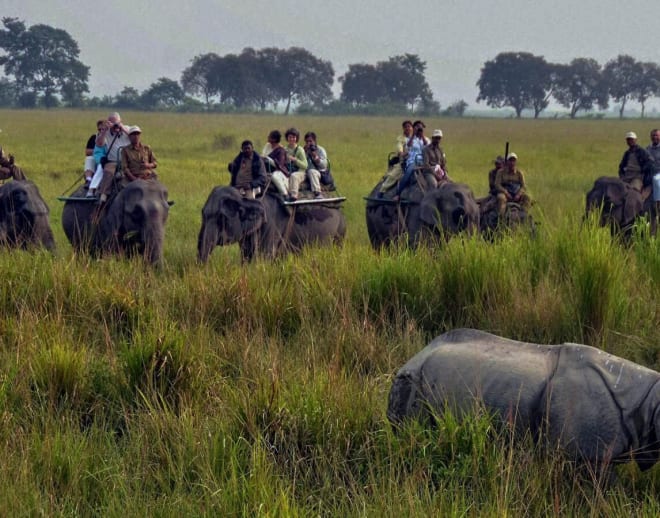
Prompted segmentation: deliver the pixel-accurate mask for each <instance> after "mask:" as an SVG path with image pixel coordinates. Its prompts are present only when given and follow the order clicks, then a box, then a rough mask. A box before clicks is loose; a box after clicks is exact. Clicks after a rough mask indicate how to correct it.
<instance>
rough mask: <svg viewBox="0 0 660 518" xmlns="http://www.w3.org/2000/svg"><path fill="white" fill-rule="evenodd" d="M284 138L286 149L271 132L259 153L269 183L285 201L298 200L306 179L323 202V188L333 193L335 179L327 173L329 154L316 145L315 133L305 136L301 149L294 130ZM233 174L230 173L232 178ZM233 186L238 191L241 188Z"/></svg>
mask: <svg viewBox="0 0 660 518" xmlns="http://www.w3.org/2000/svg"><path fill="white" fill-rule="evenodd" d="M284 138H285V140H286V145H285V146H283V145H282V134H281V133H280V131H279V130H273V131H271V132H270V133H269V134H268V143H267V144H266V145H265V146H264V149H263V152H262V158H263V160H264V164H265V169H266V171H267V172H268V173H270V181H271V182H272V184H273V185H274V186H275V188H276V189H277V191H278V192H279V193H280V194H281V195H282V196H283V197H284V198H285V199H286V201H288V202H296V201H297V200H298V198H299V195H300V186H301V184H302V183H303V182H304V181H305V180H307V182H308V183H309V188H310V191H311V193H312V195H313V197H314V199H317V200H318V199H323V198H324V195H323V188H324V187H325V188H326V190H334V180H333V178H332V173H331V172H330V162H329V160H328V153H327V152H326V150H325V149H324V148H323V147H321V146H319V145H318V143H317V137H316V133H314V132H313V131H308V132H307V133H305V136H304V144H303V145H302V146H301V145H300V144H299V140H300V132H299V131H298V130H297V129H296V128H289V129H287V130H286V131H285V132H284ZM246 142H249V141H246ZM246 142H244V143H243V144H245V143H246ZM237 158H238V157H237ZM234 163H236V161H234ZM230 167H231V164H230ZM230 171H231V169H230ZM233 175H234V173H233V172H232V178H233ZM232 185H234V184H233V183H232ZM235 186H236V187H238V188H239V189H240V185H235Z"/></svg>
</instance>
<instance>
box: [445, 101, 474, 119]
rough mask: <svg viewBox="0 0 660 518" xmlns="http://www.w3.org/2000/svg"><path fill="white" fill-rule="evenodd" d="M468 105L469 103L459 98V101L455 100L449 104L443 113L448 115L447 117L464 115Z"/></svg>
mask: <svg viewBox="0 0 660 518" xmlns="http://www.w3.org/2000/svg"><path fill="white" fill-rule="evenodd" d="M467 107H468V103H467V102H465V100H463V99H459V100H458V101H454V102H453V103H452V104H450V105H449V106H447V108H446V109H445V110H443V112H442V114H443V115H446V116H447V117H463V115H465V110H466V109H467Z"/></svg>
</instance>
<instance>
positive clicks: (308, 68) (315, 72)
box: [275, 47, 335, 115]
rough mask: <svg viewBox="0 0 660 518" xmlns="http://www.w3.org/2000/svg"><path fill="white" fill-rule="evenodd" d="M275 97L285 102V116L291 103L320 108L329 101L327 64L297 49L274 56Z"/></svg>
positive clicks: (329, 69)
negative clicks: (275, 72)
mask: <svg viewBox="0 0 660 518" xmlns="http://www.w3.org/2000/svg"><path fill="white" fill-rule="evenodd" d="M277 68H278V75H277V82H276V85H275V88H276V91H277V93H278V97H279V98H280V99H282V100H283V101H284V102H286V107H285V109H284V114H285V115H287V114H288V113H289V111H290V109H291V103H292V102H293V101H296V102H299V103H303V102H309V103H312V104H315V105H321V104H323V103H325V102H326V101H328V100H330V99H332V89H331V88H332V83H333V82H334V80H335V71H334V69H333V68H332V63H330V61H324V60H322V59H319V58H317V57H316V56H314V55H313V54H312V53H310V52H309V51H307V50H305V49H303V48H300V47H291V48H289V49H286V50H283V51H282V52H280V53H279V54H278V56H277Z"/></svg>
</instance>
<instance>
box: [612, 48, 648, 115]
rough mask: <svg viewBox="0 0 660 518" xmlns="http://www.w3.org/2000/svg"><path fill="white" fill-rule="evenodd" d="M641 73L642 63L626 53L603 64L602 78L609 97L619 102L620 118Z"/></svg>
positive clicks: (633, 92) (633, 93) (633, 94)
mask: <svg viewBox="0 0 660 518" xmlns="http://www.w3.org/2000/svg"><path fill="white" fill-rule="evenodd" d="M642 73H643V71H642V64H641V63H639V62H638V61H636V60H635V58H633V57H632V56H628V55H626V54H620V55H618V56H617V57H616V58H615V59H612V60H610V61H608V62H607V63H606V64H605V68H604V69H603V78H604V79H605V84H606V85H607V90H608V93H609V95H610V97H612V99H614V101H616V102H617V103H619V118H620V119H623V112H624V110H625V109H626V102H627V101H628V100H630V99H634V98H635V93H636V91H637V89H638V85H639V83H640V77H641V76H642Z"/></svg>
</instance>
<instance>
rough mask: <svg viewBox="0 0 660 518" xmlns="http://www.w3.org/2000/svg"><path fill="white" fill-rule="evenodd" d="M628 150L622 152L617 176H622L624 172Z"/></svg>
mask: <svg viewBox="0 0 660 518" xmlns="http://www.w3.org/2000/svg"><path fill="white" fill-rule="evenodd" d="M628 153H629V152H628V151H626V152H625V153H624V154H623V158H622V159H621V162H620V163H619V178H623V177H624V176H625V174H626V170H625V167H626V164H627V163H628Z"/></svg>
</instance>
